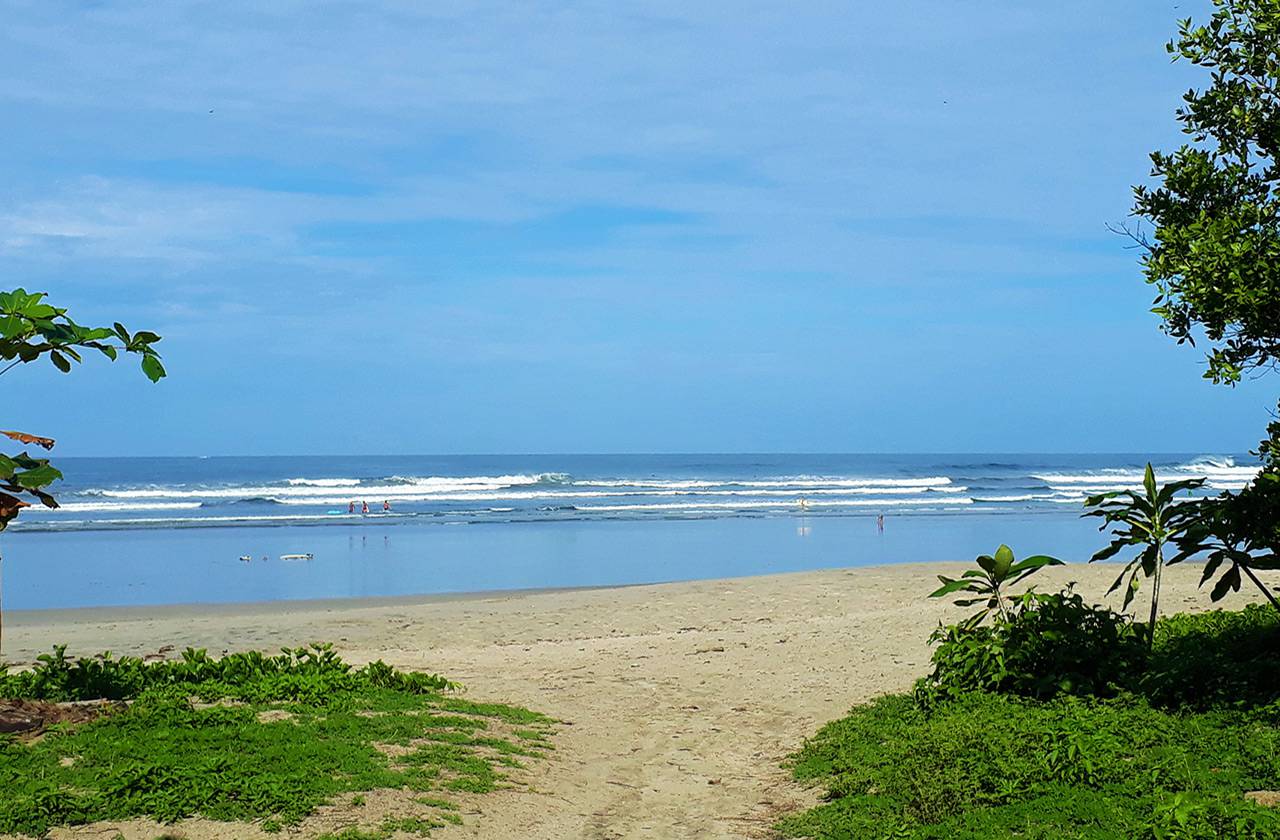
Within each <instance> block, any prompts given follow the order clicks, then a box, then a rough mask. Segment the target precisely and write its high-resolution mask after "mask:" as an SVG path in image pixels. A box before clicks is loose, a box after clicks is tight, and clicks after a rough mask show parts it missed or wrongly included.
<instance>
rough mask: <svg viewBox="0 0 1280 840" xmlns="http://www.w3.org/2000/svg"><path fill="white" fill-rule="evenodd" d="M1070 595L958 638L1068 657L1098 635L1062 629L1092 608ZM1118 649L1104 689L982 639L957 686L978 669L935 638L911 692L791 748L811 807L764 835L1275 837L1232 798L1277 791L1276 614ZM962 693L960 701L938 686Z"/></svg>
mask: <svg viewBox="0 0 1280 840" xmlns="http://www.w3.org/2000/svg"><path fill="white" fill-rule="evenodd" d="M1077 600H1078V596H1074V595H1071V594H1069V593H1063V594H1062V595H1059V596H1030V597H1029V598H1028V599H1024V600H1023V601H1022V602H1020V604H1019V605H1018V606H1016V607H1015V608H1014V609H1013V610H1011V613H1010V618H1009V619H1008V621H1009V622H1013V623H1015V624H1016V623H1021V622H1026V623H1029V625H1030V626H1029V627H1028V628H1027V632H1026V633H1025V634H1023V635H1021V636H1018V635H1017V634H1016V632H1015V631H1014V630H1012V629H1001V627H1000V625H1001V622H997V625H996V627H995V628H976V629H973V630H971V631H968V632H970V633H973V634H976V635H979V636H986V637H988V638H989V639H990V638H991V637H992V636H994V638H995V639H997V640H1006V641H1007V640H1008V639H1013V638H1017V639H1018V641H1016V642H1015V643H1013V646H1014V647H1015V648H1016V647H1018V646H1026V645H1030V646H1036V647H1039V648H1044V647H1046V646H1053V645H1055V644H1056V645H1058V646H1059V647H1060V648H1061V649H1062V650H1064V651H1070V650H1072V649H1074V648H1075V647H1076V646H1077V645H1080V644H1082V639H1085V638H1090V639H1091V638H1093V637H1094V636H1095V635H1097V634H1098V632H1099V631H1098V630H1096V629H1081V630H1080V631H1079V632H1078V633H1075V634H1072V633H1070V632H1068V628H1069V625H1070V622H1069V621H1060V619H1061V618H1062V614H1061V613H1062V611H1066V613H1065V614H1068V615H1069V614H1074V613H1076V612H1078V611H1080V610H1081V609H1085V610H1089V609H1094V610H1096V609H1097V608H1090V607H1087V606H1083V605H1082V604H1080V603H1077ZM1045 612H1048V613H1050V616H1049V618H1046V617H1045V616H1044V615H1042V613H1045ZM1099 612H1101V611H1099ZM1029 616H1030V618H1029ZM1100 621H1101V622H1102V623H1104V624H1105V625H1107V626H1110V625H1111V624H1113V623H1114V622H1115V616H1114V614H1109V615H1107V616H1106V617H1104V618H1102V619H1100ZM1055 622H1059V624H1060V626H1057V627H1056V628H1053V629H1046V628H1045V625H1046V624H1053V623H1055ZM952 629H953V630H955V629H956V628H952ZM997 631H998V632H997ZM961 633H963V631H961ZM1001 633H1002V634H1004V635H1000V634H1001ZM1058 633H1064V634H1066V635H1065V636H1058V635H1057V634H1058ZM1144 635H1145V634H1144ZM1125 638H1128V639H1129V640H1130V648H1129V652H1130V654H1133V653H1137V654H1139V655H1138V656H1125V657H1116V658H1114V659H1113V660H1112V661H1111V662H1110V663H1109V665H1108V666H1107V667H1106V668H1105V669H1103V670H1106V671H1108V672H1109V673H1108V674H1107V676H1108V679H1105V680H1104V679H1098V678H1095V679H1093V680H1092V681H1089V680H1084V679H1081V678H1080V676H1079V674H1078V669H1079V667H1080V664H1081V659H1080V658H1079V657H1073V658H1071V660H1070V661H1069V662H1068V663H1067V669H1066V672H1064V673H1055V669H1057V668H1059V667H1060V664H1061V661H1062V660H1061V659H1059V658H1058V656H1057V655H1055V654H1052V653H1050V654H1048V655H1046V656H1043V657H1037V656H1035V655H1031V654H1028V653H1026V652H1021V651H1017V650H1013V649H1007V648H1006V649H1001V648H1000V645H999V644H998V643H996V642H994V641H989V642H988V647H989V648H990V650H989V651H988V653H989V655H988V656H987V657H986V658H985V659H984V660H983V662H985V667H986V668H987V672H986V673H985V674H984V675H983V679H977V680H970V675H971V674H972V673H973V672H974V671H975V670H976V671H977V672H979V673H980V674H981V673H982V669H981V668H975V666H974V665H973V664H972V662H970V661H961V662H959V664H956V657H955V656H954V653H944V651H945V650H946V647H947V644H952V641H950V640H949V641H948V642H946V643H944V645H943V646H942V647H941V648H939V655H936V656H935V659H934V665H935V672H934V675H933V676H932V677H931V678H929V679H928V680H924V681H922V683H921V686H919V687H918V691H917V695H916V696H915V697H912V696H907V695H899V696H890V697H883V698H880V699H879V700H877V701H875V702H873V703H871V704H868V705H865V706H861V707H858V708H856V709H854V710H853V711H852V713H851V714H850V715H849V717H847V718H844V719H843V720H839V721H836V722H834V723H831V724H829V725H828V726H826V727H824V728H823V729H822V730H821V732H819V733H818V735H817V736H816V737H815V738H814V739H813V740H812V741H810V742H809V743H808V744H806V745H805V747H804V749H803V750H802V751H801V752H800V753H799V754H798V755H797V756H796V757H795V765H794V766H795V772H796V775H797V777H798V778H800V779H802V780H808V781H811V782H820V783H822V784H823V785H824V786H825V787H826V789H827V792H828V794H827V802H826V803H825V804H823V805H820V806H819V807H817V808H814V809H812V810H810V811H807V812H805V813H802V814H798V815H794V816H791V817H788V818H786V819H784V820H783V821H782V823H781V825H780V829H781V830H782V831H783V833H784V834H786V835H788V836H803V837H817V838H866V840H874V839H875V838H886V839H887V838H939V840H942V838H974V840H977V838H984V840H985V838H996V837H1021V838H1045V840H1048V839H1049V838H1090V840H1104V838H1108V839H1109V838H1153V840H1154V839H1155V838H1178V839H1179V840H1199V838H1205V840H1209V838H1228V837H1231V838H1254V840H1262V839H1263V838H1271V839H1274V838H1280V810H1274V809H1267V808H1264V807H1261V806H1259V805H1256V804H1254V803H1252V802H1250V801H1248V800H1247V799H1246V798H1245V797H1244V793H1245V792H1247V791H1253V790H1276V789H1280V617H1278V616H1277V615H1276V613H1275V612H1274V611H1273V610H1270V609H1269V608H1263V607H1260V606H1250V607H1249V608H1247V609H1245V610H1243V611H1240V612H1222V611H1219V612H1214V613H1208V614H1205V615H1195V616H1191V615H1182V616H1175V617H1173V618H1169V619H1163V620H1161V621H1160V622H1159V623H1158V624H1157V628H1156V634H1155V641H1154V647H1153V649H1152V650H1151V652H1150V655H1149V656H1148V655H1147V651H1146V646H1145V645H1144V644H1138V645H1137V646H1136V648H1134V647H1133V646H1132V642H1133V641H1136V631H1135V630H1133V629H1132V628H1130V629H1129V631H1127V635H1126V633H1125V631H1123V630H1122V631H1120V642H1123V640H1124V639H1125ZM1087 644H1092V642H1089V643H1087ZM1121 647H1122V648H1123V647H1124V645H1123V644H1121ZM1009 663H1014V664H1013V666H1012V675H1011V676H1010V675H1009V674H1008V673H1005V672H1008V671H1010V665H1009ZM953 669H958V672H956V671H953ZM993 675H999V676H1000V678H999V679H995V678H993ZM1064 679H1065V680H1066V683H1065V684H1064V682H1063V680H1064ZM965 680H970V681H971V683H972V685H973V688H972V689H971V690H959V689H957V690H955V691H951V692H939V691H938V690H937V686H940V685H941V686H956V685H958V684H960V683H963V682H964V681H965ZM1010 681H1011V682H1010ZM1055 687H1056V689H1057V690H1052V691H1050V690H1046V689H1053V688H1055ZM1095 688H1098V689H1100V693H1101V694H1102V695H1105V696H1099V693H1095V692H1094V691H1093V689H1095ZM1028 689H1029V690H1028ZM1011 690H1012V691H1013V693H1008V692H1010V691H1011ZM922 693H923V694H924V696H926V697H928V698H929V699H930V700H931V702H924V703H922V702H921V694H922ZM1022 695H1027V696H1022ZM1037 698H1043V699H1037Z"/></svg>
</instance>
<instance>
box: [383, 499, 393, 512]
mask: <svg viewBox="0 0 1280 840" xmlns="http://www.w3.org/2000/svg"><path fill="white" fill-rule="evenodd" d="M382 512H383V513H391V502H389V501H387V500H386V499H383V500H382Z"/></svg>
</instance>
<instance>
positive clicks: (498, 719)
mask: <svg viewBox="0 0 1280 840" xmlns="http://www.w3.org/2000/svg"><path fill="white" fill-rule="evenodd" d="M313 651H314V656H313V657H311V658H308V657H306V656H298V655H296V652H290V653H287V654H286V656H287V658H288V659H289V660H290V662H289V663H286V662H276V663H274V664H273V665H269V666H267V667H265V668H261V669H249V670H248V671H247V672H245V673H242V674H241V675H239V676H236V675H234V674H230V673H229V671H230V670H231V668H235V667H243V666H245V665H246V664H252V663H255V662H260V661H263V660H264V659H268V658H260V659H251V660H247V663H246V660H241V661H240V663H239V664H238V665H237V664H235V662H234V660H233V663H232V664H231V665H227V664H226V663H225V660H210V659H208V658H207V657H203V656H196V657H194V661H195V663H196V667H197V668H203V669H205V673H206V674H207V675H209V676H210V678H209V679H205V680H200V679H195V678H192V677H191V674H190V666H191V665H192V662H191V661H190V660H188V661H187V662H186V663H185V666H187V667H188V669H189V670H182V669H183V668H184V663H167V664H160V665H145V666H142V667H141V668H138V667H136V666H135V665H134V664H132V663H130V664H128V665H127V666H126V667H125V668H124V669H122V670H120V671H119V672H118V673H116V674H114V675H112V674H108V676H106V677H103V676H102V674H103V673H106V672H110V671H111V666H110V665H107V666H105V671H104V670H103V669H101V668H100V669H99V670H98V671H96V672H95V674H96V676H95V679H96V680H98V682H97V684H99V685H102V684H106V685H108V686H112V685H114V686H117V687H119V686H121V685H126V686H132V687H133V688H134V689H136V690H137V691H138V693H137V694H136V695H134V696H133V697H132V698H129V699H132V700H133V702H132V703H131V704H130V706H129V707H128V709H127V710H126V711H123V712H120V713H118V714H115V715H111V716H108V717H104V718H101V719H98V720H96V721H93V722H91V723H87V724H83V725H78V726H74V727H66V726H55V727H53V728H51V729H50V730H48V731H47V732H46V733H45V734H44V735H43V737H41V738H40V739H38V740H36V741H34V742H30V743H23V742H19V741H18V740H17V739H15V738H0V789H3V790H4V791H5V795H4V796H3V797H0V834H5V833H9V834H27V835H34V836H40V835H43V834H44V833H45V832H47V831H48V830H49V829H50V828H51V827H53V826H57V825H75V824H81V823H87V822H93V821H98V820H124V819H130V818H133V817H151V818H154V819H156V820H159V821H161V822H172V821H175V820H178V819H181V818H184V817H189V816H195V815H199V816H203V817H207V818H210V819H214V820H225V821H254V820H263V821H264V822H263V827H264V828H267V827H268V826H269V827H270V828H271V829H279V828H281V827H283V826H287V825H291V824H295V823H297V822H298V821H300V820H301V819H302V818H304V817H306V816H307V815H308V814H310V813H312V812H313V811H314V810H315V809H316V808H317V807H318V806H320V805H322V804H326V803H330V802H334V801H335V800H336V799H337V798H338V797H340V795H342V794H348V793H350V794H355V796H354V797H352V799H351V800H350V801H351V802H353V803H354V802H356V801H363V797H361V796H360V794H361V793H362V792H366V791H371V790H376V789H386V788H398V789H409V790H414V791H421V792H423V793H429V794H432V806H431V807H432V808H434V810H433V811H430V812H427V811H424V812H423V813H422V814H421V815H416V816H415V815H410V816H404V817H397V818H396V819H395V820H393V821H391V822H388V823H385V824H382V825H378V826H375V827H368V826H356V827H353V828H352V829H351V832H347V833H345V834H340V835H338V836H340V837H342V836H348V837H351V838H354V837H365V836H372V837H379V838H381V837H385V836H389V835H390V834H391V833H393V832H396V831H401V832H409V833H423V832H425V831H427V830H429V829H430V828H432V827H434V826H438V825H442V824H443V820H442V819H440V818H438V815H437V814H436V813H435V812H436V811H441V810H446V811H449V810H452V809H448V808H447V807H446V806H447V805H448V804H449V803H448V799H447V793H448V792H449V791H453V790H465V791H468V792H477V793H483V792H487V791H491V790H494V789H495V788H496V787H498V786H499V785H501V784H502V782H503V779H504V774H503V770H502V767H503V762H505V761H507V760H509V759H510V756H512V755H521V756H528V757H533V756H536V755H538V754H540V750H539V749H537V748H536V747H534V746H533V745H531V744H530V743H529V742H528V741H526V740H524V739H519V738H516V737H515V736H514V735H513V736H511V739H508V738H507V737H506V736H505V734H504V733H505V732H507V731H508V730H509V729H510V725H509V722H510V721H519V723H520V725H521V726H524V727H531V728H532V730H533V731H536V732H541V733H544V734H545V732H546V731H547V730H548V729H549V727H550V721H549V719H547V718H546V717H544V716H542V715H539V714H537V713H534V712H530V711H528V710H524V709H515V708H511V707H506V706H498V705H491V704H477V703H469V702H466V701H462V700H460V699H459V698H456V697H451V696H448V695H446V694H444V693H443V692H442V691H441V690H440V688H441V687H443V685H444V683H443V681H440V680H439V678H434V677H433V678H430V679H429V680H419V679H416V677H417V676H426V675H412V674H400V673H399V672H396V671H394V670H393V669H390V668H389V667H387V666H382V668H372V666H370V667H369V668H365V669H360V670H358V671H357V670H355V669H352V668H350V667H349V666H347V665H345V663H342V662H341V661H340V660H338V659H337V657H336V655H333V654H332V651H328V650H327V649H325V648H320V649H313ZM227 659H230V657H227ZM271 659H274V658H271ZM83 661H84V660H81V662H83ZM90 661H91V662H92V660H90ZM104 661H105V662H119V660H98V662H99V663H101V662H104ZM206 663H212V664H211V665H210V664H206ZM43 667H44V668H45V670H46V671H51V670H52V669H55V668H57V669H63V670H74V669H76V668H77V667H79V666H78V663H70V662H68V661H67V660H65V658H61V657H60V655H55V656H54V657H51V658H49V659H48V660H46V661H45V662H44V665H43ZM150 668H156V669H157V670H156V671H155V672H153V673H147V672H146V669H150ZM371 669H372V670H371ZM38 670H39V669H38ZM166 671H167V673H166ZM121 675H123V676H124V677H126V678H127V680H128V682H127V683H125V682H123V681H120V680H115V677H117V676H121ZM86 676H87V675H85V674H79V675H76V674H71V675H67V674H63V675H61V677H60V676H59V675H57V674H55V673H45V674H39V673H37V674H34V675H31V674H29V675H15V676H9V677H7V678H4V679H3V680H0V694H4V693H6V692H7V693H10V694H12V693H15V692H16V691H18V690H25V691H27V692H29V693H34V694H38V693H40V692H43V693H44V696H46V697H48V696H51V695H52V694H55V693H56V694H57V695H58V696H66V695H67V694H71V695H73V696H76V695H79V694H80V693H82V691H85V690H87V689H84V688H83V686H86V685H89V684H91V683H90V681H88V680H86V679H84V678H85V677H86ZM113 680H115V681H114V682H113ZM69 687H70V688H69ZM121 693H124V694H125V696H126V697H127V696H128V695H127V693H125V692H121ZM193 699H195V700H198V701H199V702H193ZM227 699H230V700H234V701H236V702H234V703H230V704H226V703H222V704H219V703H216V702H215V701H218V700H227ZM210 703H213V705H209V704H210ZM451 816H456V815H452V814H451ZM392 823H394V824H392ZM352 832H354V833H352ZM368 832H372V834H369V833H368Z"/></svg>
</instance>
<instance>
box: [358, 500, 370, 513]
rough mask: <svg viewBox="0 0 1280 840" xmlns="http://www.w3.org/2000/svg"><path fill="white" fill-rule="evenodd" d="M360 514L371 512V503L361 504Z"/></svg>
mask: <svg viewBox="0 0 1280 840" xmlns="http://www.w3.org/2000/svg"><path fill="white" fill-rule="evenodd" d="M360 512H361V513H368V512H369V503H368V502H361V503H360Z"/></svg>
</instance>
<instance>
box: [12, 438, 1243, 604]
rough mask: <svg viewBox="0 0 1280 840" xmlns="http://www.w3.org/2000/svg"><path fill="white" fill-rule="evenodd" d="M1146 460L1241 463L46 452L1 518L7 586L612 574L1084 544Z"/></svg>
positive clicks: (108, 597)
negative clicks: (29, 491)
mask: <svg viewBox="0 0 1280 840" xmlns="http://www.w3.org/2000/svg"><path fill="white" fill-rule="evenodd" d="M1148 460H1150V461H1151V462H1152V463H1153V464H1154V465H1155V467H1156V472H1157V475H1158V477H1159V478H1160V479H1161V480H1173V479H1181V478H1192V477H1199V478H1203V479H1205V485H1204V490H1203V491H1202V492H1206V493H1217V492H1219V491H1221V490H1235V489H1239V488H1240V487H1242V486H1244V484H1245V483H1246V482H1247V481H1248V480H1249V479H1250V478H1251V477H1252V476H1253V475H1254V474H1255V473H1256V470H1257V466H1256V464H1254V463H1252V462H1251V459H1249V458H1248V457H1247V456H1243V455H1239V454H1235V455H1223V454H1184V455H1159V456H1145V455H964V456H958V455H897V456H890V455H657V456H655V455H646V456H585V455H537V456H532V455H530V456H453V457H399V456H397V457H389V456H388V457H338V458H334V457H260V458H102V459H62V460H61V461H60V462H59V466H60V467H61V468H62V469H63V472H64V473H65V474H66V476H67V479H66V480H65V481H64V482H61V483H60V484H59V485H58V486H57V487H56V488H55V489H56V491H57V495H58V498H59V499H60V500H61V502H62V507H60V508H59V509H57V510H40V509H30V510H27V511H24V512H23V514H22V516H21V518H20V520H19V521H18V522H16V523H15V524H14V525H12V526H11V527H10V529H9V531H8V532H6V533H5V534H4V535H3V537H0V540H2V541H3V542H0V549H2V550H3V552H4V557H5V560H6V562H5V587H6V589H5V596H6V597H5V601H6V605H7V606H8V607H10V608H14V609H41V608H51V607H76V606H98V605H137V604H163V603H188V602H226V601H263V600H279V599H293V598H321V597H346V596H366V595H400V594H418V593H443V592H469V591H480V590H494V589H516V588H537V587H561V586H595V585H618V584H627V583H643V582H654V581H662V580H682V579H695V578H711V577H723V576H734V575H746V574H762V573H769V572H778V571H791V570H800V569H815V568H831V567H841V566H856V565H866V564H872V563H893V562H911V561H928V560H956V559H968V558H971V557H972V556H974V555H975V554H977V553H981V552H990V551H991V550H992V549H993V548H994V547H995V546H996V545H997V544H998V543H1000V542H1007V543H1009V544H1010V545H1012V546H1013V547H1014V549H1015V551H1017V552H1018V553H1020V554H1025V553H1032V552H1048V553H1056V554H1057V555H1058V556H1061V557H1063V559H1068V560H1072V559H1074V560H1083V559H1086V558H1087V557H1088V556H1089V554H1091V553H1092V552H1093V551H1094V550H1095V549H1096V548H1098V547H1099V546H1100V545H1101V544H1102V542H1104V540H1103V539H1102V538H1101V537H1100V535H1099V534H1098V533H1097V529H1096V524H1095V522H1094V521H1092V520H1089V521H1086V520H1081V518H1080V512H1081V502H1082V501H1083V499H1084V497H1085V496H1086V495H1087V494H1092V493H1096V492H1101V491H1105V490H1114V489H1122V488H1126V487H1134V486H1137V485H1138V484H1139V483H1140V481H1141V476H1142V467H1143V465H1144V464H1145V463H1146V462H1147V461H1148ZM365 504H367V505H368V508H369V511H370V512H369V513H368V514H364V513H362V510H363V506H364V505H365ZM353 511H354V512H353ZM881 516H883V517H884V519H883V530H882V529H881V526H880V523H879V522H878V519H877V518H878V517H881ZM287 554H309V555H311V559H309V560H298V561H289V560H281V559H280V557H281V555H287ZM242 557H247V558H250V559H248V560H242V559H241V558H242Z"/></svg>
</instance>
